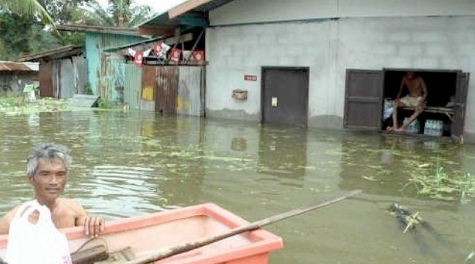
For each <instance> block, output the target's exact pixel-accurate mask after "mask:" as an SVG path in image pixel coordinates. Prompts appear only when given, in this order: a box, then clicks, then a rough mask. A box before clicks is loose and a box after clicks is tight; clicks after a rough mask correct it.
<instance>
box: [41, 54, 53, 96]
mask: <svg viewBox="0 0 475 264" xmlns="http://www.w3.org/2000/svg"><path fill="white" fill-rule="evenodd" d="M38 76H39V81H40V96H41V97H54V92H53V81H52V79H51V78H52V76H53V70H52V63H51V61H50V60H49V61H45V60H42V61H41V62H40V70H39V73H38Z"/></svg>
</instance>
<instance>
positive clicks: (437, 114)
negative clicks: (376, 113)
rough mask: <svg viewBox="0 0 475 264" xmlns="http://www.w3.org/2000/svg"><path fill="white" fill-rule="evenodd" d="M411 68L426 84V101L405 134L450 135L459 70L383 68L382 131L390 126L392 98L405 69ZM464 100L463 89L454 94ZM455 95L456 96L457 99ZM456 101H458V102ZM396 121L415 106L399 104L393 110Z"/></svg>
mask: <svg viewBox="0 0 475 264" xmlns="http://www.w3.org/2000/svg"><path fill="white" fill-rule="evenodd" d="M409 71H412V72H414V74H415V75H416V76H418V77H420V78H421V79H422V80H423V82H424V83H425V85H426V87H427V97H426V104H425V107H424V109H423V111H422V113H421V114H420V115H419V116H417V118H416V119H415V120H414V121H413V122H412V123H410V124H409V125H408V126H407V128H406V133H410V134H424V135H430V136H451V135H452V134H453V133H454V131H452V130H453V129H454V128H453V125H454V122H455V121H456V120H455V119H456V116H455V115H456V110H457V109H456V103H457V102H456V99H457V95H458V94H457V92H461V91H462V90H463V89H459V88H458V86H459V82H458V78H459V77H460V74H461V72H460V71H428V70H414V69H404V70H401V69H386V70H384V76H383V79H384V81H383V98H384V101H383V125H382V129H383V130H386V129H387V128H388V127H390V126H393V119H392V112H393V111H396V110H395V109H393V108H392V103H393V100H394V99H395V98H396V97H397V94H398V92H399V90H400V87H401V80H402V79H403V77H404V76H405V75H406V73H407V72H409ZM407 92H408V91H407V88H404V89H402V93H401V98H402V97H404V96H405V95H407ZM458 96H459V97H460V98H461V99H462V100H463V104H464V103H465V98H466V92H465V93H464V94H463V95H460V94H459V95H458ZM460 98H459V99H460ZM459 103H460V102H459ZM397 111H398V112H397V117H398V118H397V121H398V124H399V125H401V124H403V123H405V122H407V120H409V117H410V116H411V115H412V114H413V113H414V111H415V107H400V108H398V109H397Z"/></svg>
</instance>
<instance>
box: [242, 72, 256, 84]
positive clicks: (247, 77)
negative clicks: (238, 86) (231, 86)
mask: <svg viewBox="0 0 475 264" xmlns="http://www.w3.org/2000/svg"><path fill="white" fill-rule="evenodd" d="M244 80H245V81H251V82H256V81H257V75H248V74H246V75H244Z"/></svg>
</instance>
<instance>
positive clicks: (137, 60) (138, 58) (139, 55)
mask: <svg viewBox="0 0 475 264" xmlns="http://www.w3.org/2000/svg"><path fill="white" fill-rule="evenodd" d="M134 64H135V65H137V66H142V65H143V51H141V50H140V51H136V52H135V56H134Z"/></svg>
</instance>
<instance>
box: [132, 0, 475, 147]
mask: <svg viewBox="0 0 475 264" xmlns="http://www.w3.org/2000/svg"><path fill="white" fill-rule="evenodd" d="M203 24H205V25H206V26H205V27H206V34H205V40H206V61H207V66H206V109H205V111H206V116H207V117H209V118H227V119H235V120H250V121H255V122H262V123H270V124H272V123H285V124H293V125H304V126H309V127H318V128H330V129H345V128H360V129H368V130H374V131H378V130H383V129H384V127H385V122H384V120H383V107H384V103H383V102H384V101H385V100H390V99H391V98H394V97H395V95H396V94H397V91H398V89H399V85H400V82H401V77H402V75H403V74H404V73H405V72H407V71H415V72H416V73H417V74H419V75H420V76H422V77H423V78H424V80H425V82H426V84H427V87H428V98H427V108H426V111H424V113H423V114H421V116H420V118H421V120H420V121H421V124H424V123H425V121H427V120H441V121H442V122H443V124H444V125H443V135H444V136H453V137H456V138H458V139H459V140H464V139H465V141H471V142H474V141H475V92H474V89H475V87H474V85H475V83H474V82H471V83H470V82H469V74H470V73H471V72H473V71H474V70H475V63H474V61H475V53H474V52H473V50H475V28H474V27H473V25H474V24H475V2H473V1H470V0H438V1H433V0H416V1H414V0H400V1H395V0H382V1H381V0H363V1H348V0H318V1H317V0H299V1H282V0H239V1H233V0H189V1H187V2H184V3H183V4H181V5H178V6H176V7H174V8H172V9H170V10H169V11H168V12H165V13H163V14H160V15H158V16H156V17H155V18H153V19H151V20H149V21H147V22H145V23H144V24H142V25H141V26H139V29H140V30H141V31H143V32H152V31H153V29H155V30H157V31H159V30H160V29H163V28H165V27H166V26H175V27H179V28H181V29H182V30H183V29H185V28H190V27H193V26H196V27H199V26H201V25H203ZM402 116H403V115H402ZM421 133H423V132H422V128H421Z"/></svg>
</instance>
